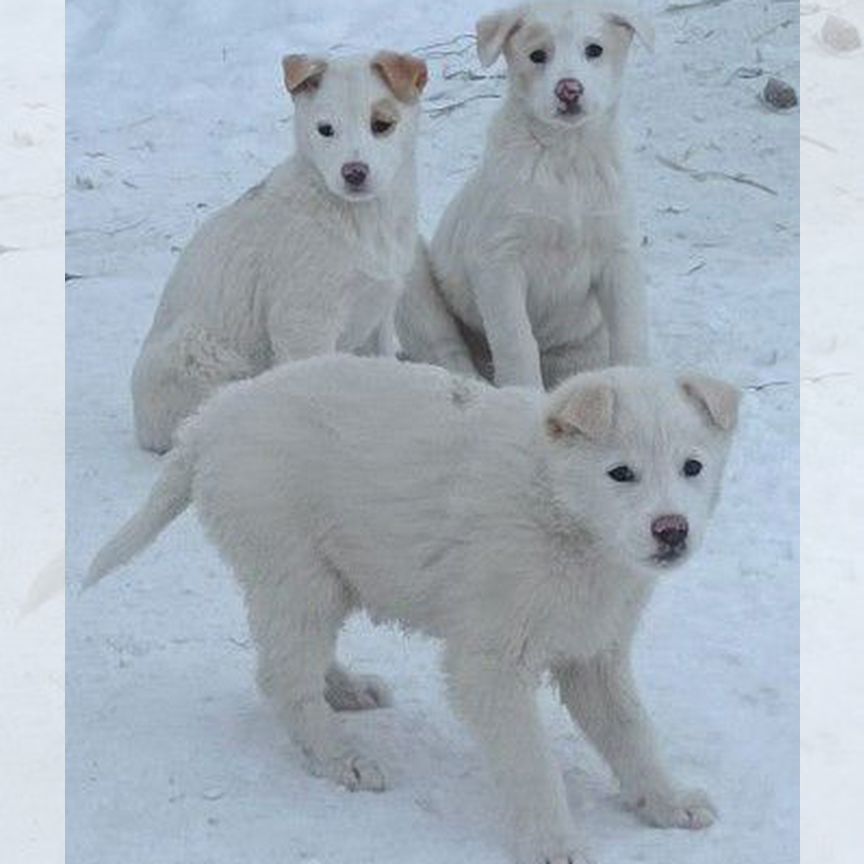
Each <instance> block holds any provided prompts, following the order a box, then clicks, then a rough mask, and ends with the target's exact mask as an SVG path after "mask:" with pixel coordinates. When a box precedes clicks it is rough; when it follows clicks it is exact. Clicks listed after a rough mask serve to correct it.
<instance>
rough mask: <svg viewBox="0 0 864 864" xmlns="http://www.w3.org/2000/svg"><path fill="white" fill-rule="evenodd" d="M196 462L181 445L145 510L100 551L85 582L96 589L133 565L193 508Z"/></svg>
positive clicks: (167, 462) (171, 455) (170, 457)
mask: <svg viewBox="0 0 864 864" xmlns="http://www.w3.org/2000/svg"><path fill="white" fill-rule="evenodd" d="M193 468H194V459H193V457H192V454H191V452H190V451H189V449H188V445H184V444H178V445H177V447H175V448H174V450H172V451H171V452H170V453H169V454H168V455H167V456H166V457H165V467H164V468H163V470H162V474H161V475H160V476H159V479H158V480H157V481H156V485H155V486H154V487H153V489H152V490H151V491H150V494H149V495H148V496H147V500H146V501H145V502H144V505H143V506H142V507H141V509H140V510H139V511H138V512H137V513H136V514H135V515H134V516H133V517H132V518H131V519H130V520H129V521H128V522H127V523H126V524H125V525H124V526H123V527H122V528H121V529H120V530H119V531H118V532H117V533H116V534H115V535H114V536H113V537H112V538H111V539H110V540H109V541H108V542H107V543H106V544H105V545H104V546H103V547H102V549H100V550H99V553H98V554H97V555H96V557H95V558H94V559H93V563H92V564H91V565H90V570H89V571H88V573H87V576H86V577H85V579H84V583H83V585H84V587H85V588H89V587H91V586H92V585H95V584H96V583H97V582H98V581H99V580H100V579H102V578H103V577H104V576H107V575H108V574H109V573H110V572H111V571H112V570H116V569H117V568H118V567H120V566H122V565H123V564H126V563H127V562H128V561H131V560H132V558H134V557H135V556H136V555H137V554H138V553H139V552H140V551H141V550H142V549H144V548H145V547H146V546H149V545H150V544H151V543H152V542H153V541H154V540H155V539H156V538H157V537H158V536H159V534H160V533H161V532H162V530H163V529H164V528H165V527H166V526H167V525H169V524H170V523H171V522H173V521H174V520H175V519H176V518H177V517H178V516H179V515H180V514H181V513H182V512H183V511H184V510H185V509H186V508H187V507H188V506H189V504H190V502H191V500H192V472H193Z"/></svg>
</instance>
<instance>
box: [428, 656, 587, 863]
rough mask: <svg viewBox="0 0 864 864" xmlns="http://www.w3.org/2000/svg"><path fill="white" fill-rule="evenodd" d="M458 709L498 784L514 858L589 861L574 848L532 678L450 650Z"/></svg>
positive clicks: (448, 662)
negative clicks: (528, 680)
mask: <svg viewBox="0 0 864 864" xmlns="http://www.w3.org/2000/svg"><path fill="white" fill-rule="evenodd" d="M445 672H446V673H447V677H448V683H449V690H450V696H451V699H452V702H453V705H454V708H455V710H456V712H457V713H458V714H459V715H460V716H461V717H462V718H463V720H464V721H465V722H466V724H467V725H468V726H469V728H470V729H471V731H472V732H473V734H474V736H475V738H476V739H477V740H478V741H479V743H480V744H481V746H482V748H483V750H484V753H485V756H486V761H487V763H488V765H489V768H490V770H491V772H492V777H493V780H494V783H495V786H496V787H497V788H498V789H500V790H501V794H502V795H503V798H504V805H505V808H506V812H505V815H506V818H507V824H508V825H509V827H510V830H511V832H512V840H513V846H514V851H515V855H516V860H517V861H518V862H519V864H587V862H588V859H587V858H585V856H584V855H583V854H582V853H581V852H580V851H579V849H578V846H577V843H576V840H575V831H574V829H573V824H572V820H571V817H570V813H569V810H568V808H567V800H566V797H565V794H564V783H563V780H562V778H561V774H560V772H559V771H558V769H557V768H556V767H555V765H554V764H553V760H552V754H551V753H550V752H549V748H548V746H547V744H546V741H545V739H544V735H543V730H542V728H541V725H540V718H539V716H538V710H537V700H536V687H537V683H538V682H536V681H531V682H530V683H529V682H526V681H524V680H522V679H520V673H519V671H518V670H515V669H512V668H506V667H505V666H502V665H499V663H498V661H497V660H496V659H495V658H491V657H489V656H488V655H485V654H484V655H477V654H472V655H465V654H459V653H457V652H455V651H452V650H450V649H448V651H447V655H446V658H445Z"/></svg>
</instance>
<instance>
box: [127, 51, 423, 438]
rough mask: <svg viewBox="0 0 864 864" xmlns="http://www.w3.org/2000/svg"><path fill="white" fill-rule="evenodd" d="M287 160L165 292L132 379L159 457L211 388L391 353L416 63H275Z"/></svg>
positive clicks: (405, 235)
mask: <svg viewBox="0 0 864 864" xmlns="http://www.w3.org/2000/svg"><path fill="white" fill-rule="evenodd" d="M283 69H284V77H285V86H286V87H287V89H288V91H289V92H290V94H291V96H292V97H293V99H294V105H295V112H294V132H295V137H296V155H295V156H294V157H293V158H291V159H289V160H288V161H287V162H285V163H283V164H282V165H280V166H279V167H277V168H276V169H275V170H274V171H273V172H272V173H271V174H270V175H269V176H268V177H267V178H266V179H265V180H264V181H263V182H262V183H260V184H259V185H258V186H255V187H254V188H252V189H250V190H249V191H248V192H247V193H246V194H245V195H243V197H241V198H240V199H239V200H237V201H236V202H235V203H234V204H232V205H230V206H229V207H227V208H225V209H224V210H222V211H221V212H219V213H218V214H217V215H216V216H215V217H214V218H212V219H210V220H209V221H208V222H207V223H206V224H205V225H204V226H203V227H202V228H201V230H200V231H199V232H198V233H197V234H196V235H195V237H194V238H193V239H192V241H191V243H190V244H189V246H188V247H187V248H186V250H185V251H184V252H183V255H182V256H181V258H180V260H179V261H178V262H177V266H176V267H175V269H174V272H173V273H172V275H171V278H170V279H169V281H168V284H167V286H166V288H165V292H164V294H163V296H162V300H161V302H160V304H159V308H158V310H157V312H156V316H155V319H154V321H153V326H152V328H151V330H150V333H149V334H148V336H147V338H146V340H145V342H144V346H143V348H142V350H141V355H140V356H139V358H138V361H137V363H136V365H135V370H134V374H133V377H132V397H133V400H134V405H135V425H136V430H137V435H138V440H139V442H140V444H141V446H142V447H145V448H147V449H149V450H156V451H160V452H161V451H164V450H167V449H168V448H169V447H170V446H171V443H172V435H173V433H174V430H175V428H176V427H177V425H178V423H179V422H180V421H181V420H182V419H183V418H184V417H186V416H188V415H189V414H191V413H192V412H193V411H194V410H195V409H196V408H197V406H198V405H199V404H200V402H201V401H202V400H203V399H205V398H206V397H207V396H208V395H209V394H210V393H211V392H212V391H213V389H214V388H215V387H217V386H218V385H220V384H223V383H225V382H226V381H231V380H235V379H239V378H249V377H252V376H254V375H257V374H259V373H260V372H262V371H263V370H264V369H267V368H269V367H270V366H272V365H274V364H276V363H280V362H283V361H285V360H297V359H301V358H306V357H310V356H314V355H317V354H327V353H332V352H334V351H348V352H350V351H358V352H362V353H372V354H394V353H395V339H394V331H393V322H392V316H393V310H394V307H395V305H396V300H397V298H398V296H399V295H400V294H401V292H402V290H403V287H404V278H405V275H406V273H407V272H408V270H409V268H410V267H411V263H412V260H413V257H414V254H415V247H416V244H417V201H416V176H415V175H416V165H415V150H416V140H417V125H418V117H419V110H420V109H419V104H418V102H419V97H420V93H421V91H422V89H423V87H424V85H425V83H426V66H425V64H424V63H423V61H422V60H417V59H415V58H413V57H410V56H407V55H401V54H394V53H390V52H381V53H379V54H376V55H375V56H374V57H371V58H369V57H349V58H340V59H329V60H324V59H316V58H310V57H306V56H303V55H292V56H288V57H286V58H285V59H284V60H283Z"/></svg>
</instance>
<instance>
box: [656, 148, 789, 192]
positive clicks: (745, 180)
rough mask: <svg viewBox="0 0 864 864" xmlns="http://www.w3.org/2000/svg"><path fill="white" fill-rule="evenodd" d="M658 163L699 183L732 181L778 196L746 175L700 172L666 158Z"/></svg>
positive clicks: (663, 157)
mask: <svg viewBox="0 0 864 864" xmlns="http://www.w3.org/2000/svg"><path fill="white" fill-rule="evenodd" d="M657 161H658V162H659V163H660V164H661V165H665V166H666V167H667V168H671V169H672V170H673V171H678V172H680V173H682V174H687V175H688V176H689V177H692V178H693V179H694V180H696V181H697V182H699V183H703V182H704V181H705V180H731V181H732V182H733V183H742V184H743V185H744V186H752V187H753V188H754V189H761V190H762V191H763V192H767V193H768V194H769V195H777V190H776V189H772V188H771V187H770V186H766V185H765V184H764V183H760V182H759V181H758V180H754V179H753V178H752V177H748V176H747V175H746V174H727V173H726V172H725V171H699V170H698V169H696V168H690V167H689V166H687V165H682V164H681V163H680V162H675V161H674V160H673V159H669V158H667V157H666V156H657Z"/></svg>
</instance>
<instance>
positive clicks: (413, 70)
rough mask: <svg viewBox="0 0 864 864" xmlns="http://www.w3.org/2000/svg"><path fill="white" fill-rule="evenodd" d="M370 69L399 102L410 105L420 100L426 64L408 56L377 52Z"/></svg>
mask: <svg viewBox="0 0 864 864" xmlns="http://www.w3.org/2000/svg"><path fill="white" fill-rule="evenodd" d="M372 68H373V69H374V70H375V71H376V72H377V73H378V74H379V75H380V76H381V77H382V78H383V79H384V83H385V84H386V85H387V86H388V87H389V88H390V90H391V91H392V92H393V95H394V96H395V97H396V98H397V99H398V100H399V101H400V102H407V103H408V104H412V103H414V102H416V101H417V100H418V99H419V98H420V94H421V93H422V92H423V88H424V87H425V86H426V82H427V81H428V80H429V72H428V70H427V69H426V63H425V61H423V60H420V59H419V58H417V57H412V56H411V55H410V54H396V53H395V52H393V51H379V52H378V53H377V54H376V55H375V56H374V57H373V58H372Z"/></svg>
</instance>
